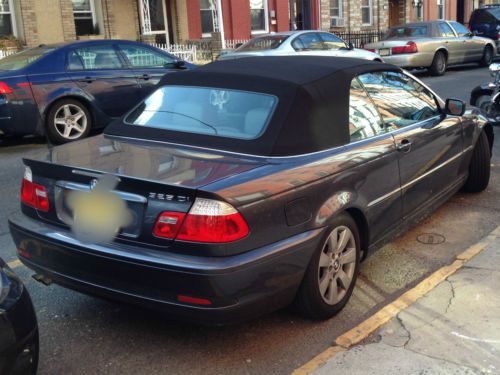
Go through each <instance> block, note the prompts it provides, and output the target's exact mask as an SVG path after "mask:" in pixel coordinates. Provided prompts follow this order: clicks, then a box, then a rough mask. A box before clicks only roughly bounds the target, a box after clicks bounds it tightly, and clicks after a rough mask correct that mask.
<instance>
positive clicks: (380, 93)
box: [359, 72, 440, 130]
mask: <svg viewBox="0 0 500 375" xmlns="http://www.w3.org/2000/svg"><path fill="white" fill-rule="evenodd" d="M359 80H360V81H361V83H362V84H363V86H364V87H365V89H366V90H367V91H368V94H369V95H370V97H371V98H372V99H373V102H374V103H375V105H376V106H377V109H378V112H379V113H380V115H381V116H382V119H383V122H384V125H385V127H386V128H387V130H396V129H399V128H403V127H405V126H409V125H412V124H415V123H417V122H421V121H424V120H427V119H429V118H432V117H434V116H437V115H438V114H440V108H439V106H438V104H437V102H436V98H435V97H434V95H433V94H432V93H431V92H430V91H429V90H428V89H427V88H425V87H424V86H422V85H421V84H420V83H418V82H417V81H415V80H414V79H413V78H411V77H409V76H407V75H405V74H402V73H399V72H376V73H368V74H363V75H361V76H359Z"/></svg>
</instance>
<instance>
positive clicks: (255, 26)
mask: <svg viewBox="0 0 500 375" xmlns="http://www.w3.org/2000/svg"><path fill="white" fill-rule="evenodd" d="M266 8H267V1H265V0H250V29H251V31H252V33H259V32H266V31H267V11H266Z"/></svg>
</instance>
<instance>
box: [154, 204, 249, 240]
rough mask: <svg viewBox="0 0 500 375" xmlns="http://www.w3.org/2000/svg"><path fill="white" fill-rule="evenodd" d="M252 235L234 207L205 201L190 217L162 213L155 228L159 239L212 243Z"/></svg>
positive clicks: (197, 206) (194, 205)
mask: <svg viewBox="0 0 500 375" xmlns="http://www.w3.org/2000/svg"><path fill="white" fill-rule="evenodd" d="M248 233H249V229H248V225H247V223H246V221H245V219H243V216H241V214H240V213H239V212H238V211H236V209H235V208H234V207H233V206H231V205H230V204H228V203H225V202H221V201H216V200H212V199H204V198H196V200H195V202H194V203H193V206H192V207H191V209H190V210H189V212H188V213H187V215H186V214H184V213H181V212H162V213H161V214H160V216H158V219H157V220H156V223H155V226H154V228H153V234H154V235H155V236H157V237H163V238H170V239H178V240H183V241H192V242H210V243H225V242H232V241H237V240H240V239H242V238H244V237H246V236H247V235H248Z"/></svg>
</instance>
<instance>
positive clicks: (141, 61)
mask: <svg viewBox="0 0 500 375" xmlns="http://www.w3.org/2000/svg"><path fill="white" fill-rule="evenodd" d="M118 47H119V48H120V50H121V51H122V52H123V53H124V54H125V56H126V57H127V60H128V61H129V63H130V66H131V67H133V68H165V67H168V66H169V65H170V64H173V63H174V62H175V58H173V57H171V56H169V55H166V54H163V53H161V52H158V51H155V50H153V49H151V48H148V47H142V46H135V45H131V44H119V45H118Z"/></svg>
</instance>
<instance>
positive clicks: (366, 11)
mask: <svg viewBox="0 0 500 375" xmlns="http://www.w3.org/2000/svg"><path fill="white" fill-rule="evenodd" d="M372 18H373V4H372V0H361V23H362V24H363V25H365V26H368V25H372V23H373V21H372Z"/></svg>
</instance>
